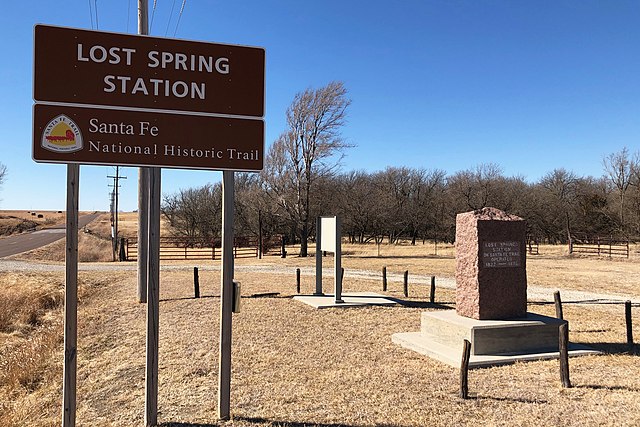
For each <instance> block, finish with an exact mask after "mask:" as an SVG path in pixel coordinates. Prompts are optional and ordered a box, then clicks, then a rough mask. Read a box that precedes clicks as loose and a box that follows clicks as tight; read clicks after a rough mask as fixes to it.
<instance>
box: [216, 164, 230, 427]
mask: <svg viewBox="0 0 640 427" xmlns="http://www.w3.org/2000/svg"><path fill="white" fill-rule="evenodd" d="M233 184H234V173H233V171H223V172H222V273H221V278H220V279H221V280H220V282H221V283H220V287H221V290H220V354H219V359H218V360H219V369H218V370H219V375H218V418H219V419H220V420H228V419H229V418H230V416H231V412H230V407H231V321H232V316H231V314H232V309H233V263H234V261H233V199H234V191H233V190H234V189H233Z"/></svg>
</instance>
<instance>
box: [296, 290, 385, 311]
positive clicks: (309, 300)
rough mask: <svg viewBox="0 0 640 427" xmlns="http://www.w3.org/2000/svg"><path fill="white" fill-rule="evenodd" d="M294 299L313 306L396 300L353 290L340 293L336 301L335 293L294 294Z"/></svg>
mask: <svg viewBox="0 0 640 427" xmlns="http://www.w3.org/2000/svg"><path fill="white" fill-rule="evenodd" d="M293 299H294V300H296V301H300V302H303V303H305V304H307V305H310V306H311V307H313V308H347V307H365V306H370V305H396V304H397V302H396V301H394V300H392V299H389V298H387V297H385V296H384V295H380V294H377V293H374V292H353V293H348V294H342V301H343V302H339V303H337V302H336V301H335V295H332V294H325V295H296V296H294V297H293Z"/></svg>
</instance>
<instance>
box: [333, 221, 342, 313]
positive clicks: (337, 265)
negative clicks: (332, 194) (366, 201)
mask: <svg viewBox="0 0 640 427" xmlns="http://www.w3.org/2000/svg"><path fill="white" fill-rule="evenodd" d="M335 218H336V247H335V252H334V254H333V255H334V257H333V269H334V275H335V277H334V280H335V290H336V292H335V294H336V297H335V302H336V303H343V302H344V300H343V299H342V225H341V223H340V217H338V216H336V217H335Z"/></svg>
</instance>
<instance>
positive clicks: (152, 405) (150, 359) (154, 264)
mask: <svg viewBox="0 0 640 427" xmlns="http://www.w3.org/2000/svg"><path fill="white" fill-rule="evenodd" d="M160 174H161V169H160V168H157V167H154V168H149V266H148V268H147V274H148V275H147V364H146V369H145V384H146V394H145V425H146V426H155V425H157V424H158V343H159V333H158V328H159V324H160V313H159V309H160V195H161V191H160Z"/></svg>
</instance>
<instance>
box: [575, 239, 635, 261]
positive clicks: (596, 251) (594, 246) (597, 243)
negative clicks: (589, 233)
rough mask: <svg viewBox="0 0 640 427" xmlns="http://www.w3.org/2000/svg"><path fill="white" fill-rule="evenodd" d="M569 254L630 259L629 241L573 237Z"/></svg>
mask: <svg viewBox="0 0 640 427" xmlns="http://www.w3.org/2000/svg"><path fill="white" fill-rule="evenodd" d="M569 253H570V254H574V253H581V254H587V255H597V256H608V257H609V258H611V257H614V256H621V257H626V258H629V239H619V238H614V237H586V236H571V240H570V241H569Z"/></svg>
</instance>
